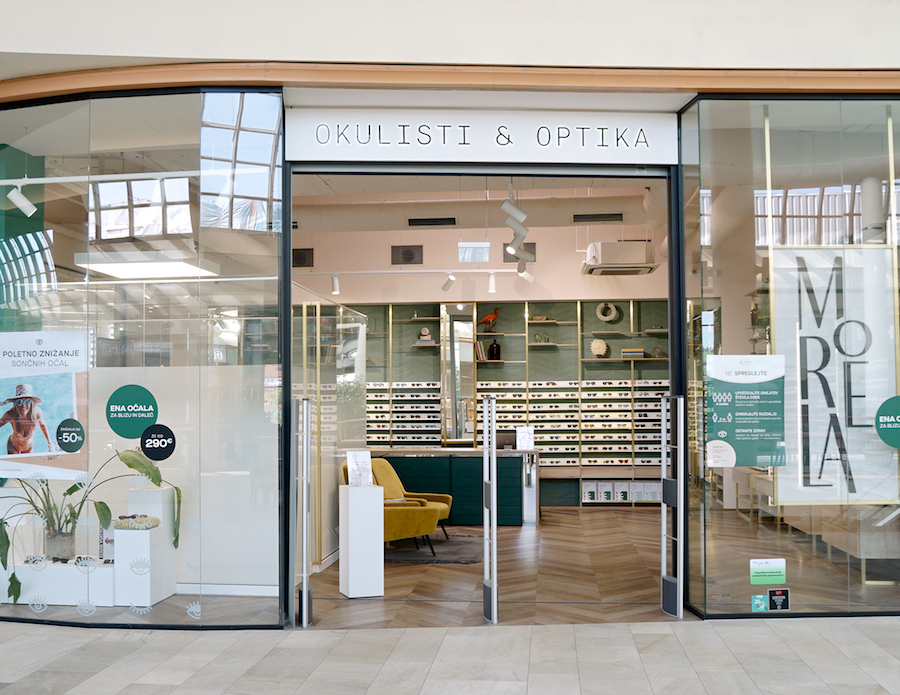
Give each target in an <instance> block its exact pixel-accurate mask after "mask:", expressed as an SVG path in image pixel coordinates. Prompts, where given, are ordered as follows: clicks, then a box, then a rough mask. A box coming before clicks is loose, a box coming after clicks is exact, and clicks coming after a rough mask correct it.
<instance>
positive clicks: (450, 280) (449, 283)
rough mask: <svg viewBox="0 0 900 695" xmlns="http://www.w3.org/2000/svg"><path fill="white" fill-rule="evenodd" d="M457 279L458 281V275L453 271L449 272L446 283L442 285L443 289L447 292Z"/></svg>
mask: <svg viewBox="0 0 900 695" xmlns="http://www.w3.org/2000/svg"><path fill="white" fill-rule="evenodd" d="M455 281H456V276H455V275H454V274H453V273H448V274H447V279H446V280H444V284H443V285H442V286H441V289H442V290H443V291H444V292H447V291H448V290H449V289H450V288H451V287H452V286H453V283H454V282H455Z"/></svg>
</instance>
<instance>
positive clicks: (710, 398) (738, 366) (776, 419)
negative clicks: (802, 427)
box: [706, 355, 786, 467]
mask: <svg viewBox="0 0 900 695" xmlns="http://www.w3.org/2000/svg"><path fill="white" fill-rule="evenodd" d="M706 396H707V402H706V438H707V442H706V456H707V465H708V466H711V467H731V466H784V465H785V462H786V461H785V455H784V355H709V356H708V357H707V358H706Z"/></svg>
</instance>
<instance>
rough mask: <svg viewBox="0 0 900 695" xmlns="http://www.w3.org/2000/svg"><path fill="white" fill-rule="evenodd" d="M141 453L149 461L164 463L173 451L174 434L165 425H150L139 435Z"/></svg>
mask: <svg viewBox="0 0 900 695" xmlns="http://www.w3.org/2000/svg"><path fill="white" fill-rule="evenodd" d="M141 451H143V452H144V456H146V457H147V458H148V459H150V460H151V461H164V460H165V459H167V458H169V457H170V456H171V455H172V452H174V451H175V434H174V433H173V432H172V430H170V429H169V428H168V427H166V426H165V425H150V427H148V428H147V429H145V430H144V433H143V434H142V435H141Z"/></svg>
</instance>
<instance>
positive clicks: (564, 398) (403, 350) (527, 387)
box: [323, 299, 669, 505]
mask: <svg viewBox="0 0 900 695" xmlns="http://www.w3.org/2000/svg"><path fill="white" fill-rule="evenodd" d="M354 308H356V309H357V310H359V311H361V312H362V313H364V314H366V315H367V316H369V317H370V321H369V332H368V334H367V353H366V354H367V382H368V383H367V385H366V414H367V441H368V442H369V443H370V444H371V445H374V446H385V445H386V444H390V445H393V446H401V447H402V446H434V445H440V444H441V438H442V425H443V422H442V417H444V415H445V413H444V409H445V408H446V407H447V406H448V402H447V399H446V398H444V394H443V393H442V387H441V369H442V368H443V362H442V357H441V352H442V350H441V349H436V346H437V348H439V347H440V345H441V343H442V341H443V340H444V336H443V335H442V327H441V321H440V316H441V315H442V308H441V306H440V305H439V304H419V305H415V304H405V305H396V304H395V305H377V306H368V307H366V306H358V307H354ZM601 308H602V310H601ZM494 314H496V316H494ZM372 317H374V318H375V320H374V321H373V320H371V319H372ZM473 317H474V325H475V333H476V335H475V336H474V338H475V339H476V340H481V341H483V342H484V343H485V345H487V344H489V343H492V342H494V341H496V342H497V343H498V344H499V345H500V346H501V357H502V358H501V359H494V360H490V359H483V358H481V359H476V360H475V384H474V386H475V388H474V392H475V403H474V408H473V412H474V420H475V422H474V428H475V442H476V445H480V444H481V442H482V434H483V424H484V423H483V416H482V399H483V397H484V396H485V395H492V396H494V397H496V399H497V426H498V432H500V433H501V434H511V433H514V432H515V429H516V427H521V426H526V425H527V426H529V427H532V428H533V429H534V441H535V446H536V447H538V448H539V449H540V450H541V454H540V479H541V481H542V482H541V485H542V490H543V489H544V486H545V484H547V485H549V486H552V487H554V493H553V494H551V495H548V498H550V497H552V498H555V499H557V500H559V499H565V500H566V501H565V502H555V503H558V504H574V505H578V504H584V505H589V504H603V503H620V504H621V503H627V504H641V503H645V502H646V503H655V504H658V491H657V490H656V483H658V480H659V475H660V470H659V463H660V457H661V452H662V447H663V443H664V441H665V439H666V436H667V434H666V431H667V430H666V426H665V424H664V423H662V422H661V416H662V410H661V404H660V399H661V398H662V397H663V396H664V395H667V394H668V392H669V380H668V359H667V352H668V345H667V342H668V330H667V329H666V325H667V303H666V302H665V301H664V300H627V299H626V300H609V301H602V300H592V301H584V300H582V301H565V302H503V303H494V302H490V303H489V304H488V303H479V304H476V305H475V306H474V308H473ZM489 317H492V322H491V323H490V324H489V323H487V322H484V321H481V319H487V318H489ZM423 327H427V328H428V329H429V331H430V336H431V339H432V340H433V341H434V343H433V344H432V343H427V344H425V343H421V342H419V338H418V337H417V336H419V334H420V333H421V332H422V329H423ZM325 415H326V413H325V410H324V409H323V418H324V417H325ZM328 416H329V417H330V414H328ZM329 424H330V423H329ZM582 485H583V486H584V487H581V486H582ZM563 489H564V490H565V494H562V495H561V494H558V493H557V492H556V490H563Z"/></svg>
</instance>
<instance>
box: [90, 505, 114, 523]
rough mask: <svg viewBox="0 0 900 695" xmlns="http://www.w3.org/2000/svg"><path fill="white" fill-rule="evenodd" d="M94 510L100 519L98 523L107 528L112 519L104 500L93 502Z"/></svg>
mask: <svg viewBox="0 0 900 695" xmlns="http://www.w3.org/2000/svg"><path fill="white" fill-rule="evenodd" d="M94 511H96V512H97V518H98V519H99V520H100V525H101V526H102V527H103V528H105V529H108V528H109V524H110V522H111V521H112V512H110V511H109V507H108V506H107V505H106V502H100V501H97V502H94Z"/></svg>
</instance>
